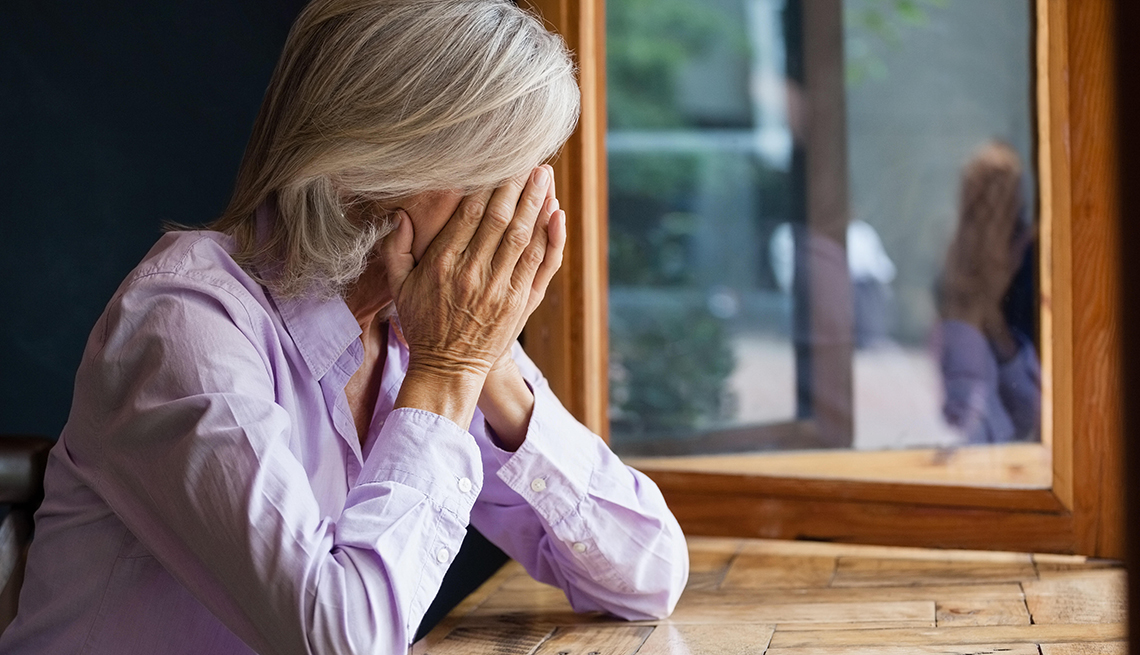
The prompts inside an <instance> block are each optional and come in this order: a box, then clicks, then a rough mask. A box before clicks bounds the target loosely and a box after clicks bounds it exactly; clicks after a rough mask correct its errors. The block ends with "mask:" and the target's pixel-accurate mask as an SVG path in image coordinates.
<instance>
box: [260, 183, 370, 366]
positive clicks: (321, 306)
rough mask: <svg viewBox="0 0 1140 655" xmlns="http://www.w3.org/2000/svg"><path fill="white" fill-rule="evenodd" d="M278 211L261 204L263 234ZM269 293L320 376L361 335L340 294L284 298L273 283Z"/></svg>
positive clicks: (268, 205)
mask: <svg viewBox="0 0 1140 655" xmlns="http://www.w3.org/2000/svg"><path fill="white" fill-rule="evenodd" d="M274 212H275V210H274V208H273V207H272V206H271V204H270V203H268V202H266V203H263V204H262V205H261V206H260V207H258V208H257V214H256V219H257V233H258V237H259V238H264V235H265V231H266V230H267V229H268V226H269V223H270V221H272V220H274V219H275V215H274ZM269 274H270V275H272V272H270V273H269ZM267 293H268V294H269V297H270V298H271V299H272V300H273V304H274V305H276V306H277V311H278V312H279V313H280V314H281V320H282V321H284V323H285V328H286V329H287V330H288V331H289V335H290V336H291V337H293V343H295V344H296V345H297V350H298V351H299V352H300V353H301V358H302V359H304V360H305V365H306V366H308V367H309V372H311V373H312V374H313V377H315V378H317V379H318V380H319V379H320V378H323V377H324V376H325V374H326V373H328V372H329V369H330V368H332V365H333V364H335V363H336V361H337V360H338V359H340V358H341V356H342V355H343V354H344V351H345V350H347V349H348V347H349V346H350V345H351V344H352V342H353V341H355V340H357V339H359V338H360V324H359V323H357V322H356V317H355V316H353V315H352V312H351V311H350V310H349V309H348V305H346V304H345V302H344V299H343V298H340V297H339V296H334V297H332V298H328V299H323V298H319V297H315V296H301V297H296V298H282V297H279V296H277V295H276V294H275V293H274V291H273V288H272V287H269V288H267ZM357 364H358V365H359V362H357Z"/></svg>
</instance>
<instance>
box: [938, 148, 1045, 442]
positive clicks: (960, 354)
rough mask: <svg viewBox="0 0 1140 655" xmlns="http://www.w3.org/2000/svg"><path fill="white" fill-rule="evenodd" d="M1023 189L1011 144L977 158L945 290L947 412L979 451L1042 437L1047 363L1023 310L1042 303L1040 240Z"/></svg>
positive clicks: (942, 342) (941, 341)
mask: <svg viewBox="0 0 1140 655" xmlns="http://www.w3.org/2000/svg"><path fill="white" fill-rule="evenodd" d="M1022 184H1023V183H1022V167H1021V162H1020V160H1019V158H1018V156H1017V153H1016V152H1015V151H1014V150H1013V148H1011V147H1010V146H1008V145H1006V144H1004V143H998V142H991V143H988V144H986V145H985V146H983V147H982V148H981V149H980V150H979V151H978V152H977V153H976V154H975V155H974V157H973V158H972V159H971V160H970V162H969V163H968V164H967V165H966V167H965V169H964V170H963V173H962V186H961V196H960V200H959V213H958V227H957V231H956V232H955V235H954V238H953V240H952V241H951V242H950V247H949V249H948V251H947V254H946V263H945V266H944V267H943V271H942V277H941V279H940V280H939V282H938V289H937V294H936V295H937V301H938V310H939V314H940V316H941V319H942V321H941V325H940V327H939V330H938V335H937V338H936V344H937V348H938V350H939V355H940V362H941V369H942V380H943V384H944V389H945V395H944V402H943V407H942V411H943V415H944V417H945V418H946V420H947V421H948V422H949V423H950V424H951V425H952V426H955V427H956V428H958V429H959V430H961V431H962V433H963V434H964V436H965V438H966V439H967V441H968V442H970V443H1003V442H1008V441H1031V440H1037V439H1038V438H1039V433H1040V428H1041V365H1040V362H1039V360H1038V357H1037V350H1036V348H1035V347H1034V345H1033V339H1032V337H1031V336H1030V334H1032V333H1033V331H1034V328H1033V327H1032V325H1031V324H1027V322H1026V321H1025V320H1024V319H1023V312H1021V310H1020V307H1019V306H1020V305H1021V304H1022V303H1021V302H1020V300H1021V299H1022V298H1025V297H1032V296H1033V295H1034V290H1033V289H1032V276H1031V275H1026V274H1024V273H1022V271H1025V270H1026V269H1028V270H1029V271H1030V273H1031V270H1032V263H1033V262H1032V256H1031V255H1032V252H1033V249H1032V248H1031V245H1032V244H1033V242H1034V241H1035V239H1036V236H1037V235H1036V227H1035V225H1034V224H1033V221H1032V220H1031V219H1030V218H1029V216H1028V213H1027V212H1026V209H1025V202H1024V199H1023V197H1024V196H1023V189H1022ZM1026 287H1028V288H1026Z"/></svg>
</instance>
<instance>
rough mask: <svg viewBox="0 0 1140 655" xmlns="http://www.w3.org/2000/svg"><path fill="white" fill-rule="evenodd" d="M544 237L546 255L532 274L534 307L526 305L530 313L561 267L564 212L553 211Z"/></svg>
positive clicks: (564, 222)
mask: <svg viewBox="0 0 1140 655" xmlns="http://www.w3.org/2000/svg"><path fill="white" fill-rule="evenodd" d="M554 202H555V207H557V203H558V201H557V200H555V201H554ZM546 235H547V238H546V253H545V254H544V256H543V258H542V264H540V265H539V267H538V271H537V272H536V273H535V274H534V282H532V283H531V298H532V299H533V305H534V306H529V305H528V307H527V309H528V310H530V311H534V309H535V307H537V306H538V303H539V302H541V301H542V298H543V297H544V296H546V289H547V287H549V286H550V280H552V279H553V278H554V274H555V273H557V272H558V269H559V268H561V267H562V251H563V249H564V248H565V247H566V212H564V211H562V210H561V209H555V211H554V212H552V213H551V215H550V222H549V223H548V224H547V228H546Z"/></svg>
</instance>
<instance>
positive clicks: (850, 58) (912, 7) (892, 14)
mask: <svg viewBox="0 0 1140 655" xmlns="http://www.w3.org/2000/svg"><path fill="white" fill-rule="evenodd" d="M946 2H947V0H846V2H845V3H844V23H845V24H846V25H845V27H846V35H845V43H844V46H845V49H846V53H845V56H846V60H847V61H846V70H845V74H846V77H847V84H848V86H858V85H859V84H862V83H863V82H865V81H866V80H882V79H885V78H886V77H887V75H888V73H889V72H890V71H888V70H887V64H886V62H884V61H883V57H882V52H883V51H884V50H885V49H893V48H897V47H898V46H899V44H901V43H902V39H903V35H904V34H906V32H907V31H908V30H911V29H915V28H920V27H926V26H927V25H929V24H930V14H929V13H928V10H930V9H938V8H942V7H945V6H946Z"/></svg>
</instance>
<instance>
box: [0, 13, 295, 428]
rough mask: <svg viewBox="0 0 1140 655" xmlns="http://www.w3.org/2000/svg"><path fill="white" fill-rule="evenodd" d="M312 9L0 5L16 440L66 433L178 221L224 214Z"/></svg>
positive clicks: (0, 159)
mask: <svg viewBox="0 0 1140 655" xmlns="http://www.w3.org/2000/svg"><path fill="white" fill-rule="evenodd" d="M303 4H304V3H303V2H301V1H300V0H200V1H199V2H167V1H163V0H100V1H99V2H79V1H70V2H69V1H67V0H3V2H0V433H11V432H31V433H42V434H47V435H51V436H55V435H56V434H58V433H59V430H60V429H61V428H62V426H63V424H64V422H65V420H66V418H67V411H68V408H69V406H70V402H71V387H72V382H73V379H74V375H75V368H76V366H77V365H78V363H79V358H80V355H81V354H82V351H83V346H84V343H85V342H86V339H87V335H88V333H89V332H90V330H91V327H92V325H93V324H94V323H95V320H96V319H97V318H98V316H99V313H100V312H101V311H102V309H103V306H104V305H105V304H106V303H107V301H108V300H109V299H110V297H111V294H112V293H113V292H114V290H115V288H116V287H117V286H118V284H119V282H120V281H121V280H122V278H123V277H124V276H125V275H126V274H127V273H128V272H129V271H130V270H131V268H133V267H134V265H135V264H136V263H137V262H138V261H139V259H140V258H141V257H142V256H143V255H144V254H145V253H146V251H147V250H148V249H149V248H150V246H151V245H152V244H153V243H154V241H155V240H156V239H157V238H158V236H159V234H160V230H161V225H162V223H163V222H164V221H175V222H179V223H184V224H198V223H203V222H205V221H208V220H210V219H212V218H214V217H215V216H217V215H218V214H219V213H220V212H221V210H222V209H223V208H224V206H225V203H226V200H227V199H228V196H229V192H230V189H231V186H232V183H233V177H234V174H235V173H236V171H237V166H238V162H239V161H240V159H241V153H242V150H243V148H244V147H245V141H246V139H247V138H248V135H249V131H250V129H251V127H252V125H253V120H254V117H255V116H256V114H257V109H258V106H259V105H260V102H261V96H262V93H263V92H264V90H265V86H266V84H267V83H268V81H269V76H270V73H271V72H272V70H273V65H274V63H275V62H276V59H277V55H278V54H279V53H280V50H281V47H282V45H283V44H284V42H285V36H286V34H287V32H288V29H289V25H290V24H291V23H292V21H293V18H294V17H295V16H296V14H297V13H298V12H299V11H300V8H301V6H303Z"/></svg>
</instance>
